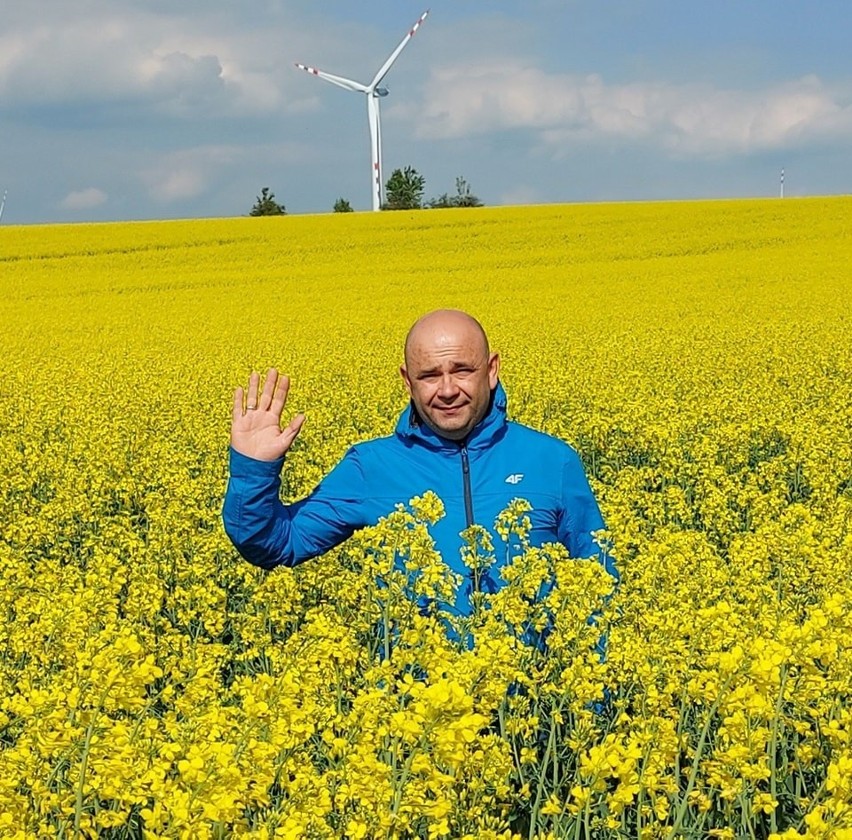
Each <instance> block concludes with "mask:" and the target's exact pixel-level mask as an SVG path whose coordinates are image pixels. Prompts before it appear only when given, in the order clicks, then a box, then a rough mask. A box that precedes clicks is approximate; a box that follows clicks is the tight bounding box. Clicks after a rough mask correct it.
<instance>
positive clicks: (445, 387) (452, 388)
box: [438, 374, 459, 399]
mask: <svg viewBox="0 0 852 840" xmlns="http://www.w3.org/2000/svg"><path fill="white" fill-rule="evenodd" d="M458 390H459V389H458V385H457V384H456V380H455V379H454V378H453V377H452V376H450V375H449V374H448V375H446V376H442V377H441V384H440V386H439V387H438V396H440V397H442V398H443V399H452V398H453V397H454V396H455V395H456V394H457V393H458Z"/></svg>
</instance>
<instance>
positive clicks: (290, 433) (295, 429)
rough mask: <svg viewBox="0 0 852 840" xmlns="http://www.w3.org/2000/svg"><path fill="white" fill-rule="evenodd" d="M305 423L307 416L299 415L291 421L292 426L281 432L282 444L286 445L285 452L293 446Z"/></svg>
mask: <svg viewBox="0 0 852 840" xmlns="http://www.w3.org/2000/svg"><path fill="white" fill-rule="evenodd" d="M304 422H305V415H304V414H297V415H296V416H295V417H294V418H293V419H292V420H291V421H290V424H289V425H288V426H287V427H286V428H284V429H282V430H281V437H282V443H283V444H284V451H285V452H286V451H287V450H288V449H289V448H290V447H291V446H292V445H293V441H294V440H295V439H296V437H297V435H298V434H299V432H300V431H301V429H302V425H303V424H304Z"/></svg>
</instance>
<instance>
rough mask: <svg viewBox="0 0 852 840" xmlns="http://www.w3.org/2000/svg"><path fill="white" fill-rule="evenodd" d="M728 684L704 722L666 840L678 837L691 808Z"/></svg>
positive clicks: (724, 686) (726, 682) (714, 702)
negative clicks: (705, 747) (700, 769)
mask: <svg viewBox="0 0 852 840" xmlns="http://www.w3.org/2000/svg"><path fill="white" fill-rule="evenodd" d="M728 682H730V679H728V680H726V681H725V683H724V685H723V686H722V689H721V690H720V691H719V696H718V697H717V698H716V699H715V700H714V701H713V705H712V706H711V707H710V709H709V710H708V712H707V720H706V721H705V722H704V726H703V727H702V729H701V737H700V738H699V739H698V744H697V745H696V747H695V757H694V758H693V759H692V767H691V769H690V771H689V781H688V782H687V785H686V791H685V792H684V794H683V798H682V799H681V803H680V806H679V807H678V809H677V817H676V818H675V823H674V825H673V826H672V828H671V831H669V833H668V834H667V835H666V840H673V838H674V837H677V834H678V832H679V831H680V826H681V823H682V822H683V818H684V817H685V816H686V809H687V808H688V807H689V794H690V793H692V789H693V787H695V779H696V777H697V776H698V765H699V763H700V762H701V754H702V753H703V752H704V742H705V741H706V740H707V736H708V735H709V734H710V725H711V724H712V723H713V717H714V716H715V714H716V710H717V709H718V708H719V702H720V700H721V699H722V695H723V694H724V692H725V689H726V688H727V687H728Z"/></svg>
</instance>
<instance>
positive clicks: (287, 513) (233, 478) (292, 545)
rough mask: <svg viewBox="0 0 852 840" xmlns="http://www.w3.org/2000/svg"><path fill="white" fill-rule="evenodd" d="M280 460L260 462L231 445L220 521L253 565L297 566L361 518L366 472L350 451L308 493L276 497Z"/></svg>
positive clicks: (359, 525) (361, 521)
mask: <svg viewBox="0 0 852 840" xmlns="http://www.w3.org/2000/svg"><path fill="white" fill-rule="evenodd" d="M283 464H284V459H283V458H279V459H278V460H277V461H258V460H256V459H254V458H248V457H246V456H245V455H242V454H240V453H239V452H237V451H236V450H235V449H234V448H233V447H231V448H230V472H231V475H230V479H229V481H228V489H227V491H226V492H225V502H224V505H223V508H222V521H223V523H224V526H225V532H226V533H227V535H228V536H229V537H230V539H231V542H233V544H234V546H235V547H236V549H237V551H239V553H240V554H241V555H242V556H243V557H244V558H245V559H246V560H248V561H249V563H253V564H254V565H255V566H260V567H261V568H264V569H272V568H274V567H275V566H279V565H284V566H295V565H297V564H298V563H301V562H302V561H303V560H308V559H309V558H311V557H316V556H318V555H320V554H323V553H324V552H326V551H328V550H329V549H330V548H333V547H334V546H336V545H338V544H339V543H341V542H343V541H344V540H346V539H348V538H349V537H350V536H351V535H352V533H353V532H354V531H356V530H357V529H358V528H362V527H364V526H365V525H367V524H369V523H368V522H366V521H364V499H365V498H366V493H365V492H364V476H363V473H362V470H361V465H360V462H359V460H358V453H357V451H356V450H355V449H354V448H352V449H350V450H349V451H348V452H347V453H346V455H345V456H344V457H343V459H342V460H341V461H340V463H338V465H337V466H336V467H335V468H334V469H333V470H332V471H331V472H330V473H329V474H328V475H327V476H326V477H325V478H324V479H323V480H322V481H321V482H320V484H319V485H318V486H317V488H316V489H315V490H314V491H313V493H311V494H310V496H308V497H306V498H304V499H302V500H300V501H298V502H295V503H293V504H290V505H285V504H283V503H282V502H281V500H280V498H279V495H278V494H279V490H280V488H281V478H280V473H281V468H282V466H283Z"/></svg>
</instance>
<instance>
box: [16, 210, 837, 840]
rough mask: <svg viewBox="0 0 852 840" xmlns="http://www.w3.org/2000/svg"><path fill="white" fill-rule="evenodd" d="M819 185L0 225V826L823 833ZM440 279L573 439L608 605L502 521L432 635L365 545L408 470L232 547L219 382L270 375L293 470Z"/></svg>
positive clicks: (293, 490)
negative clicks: (655, 198) (241, 548)
mask: <svg viewBox="0 0 852 840" xmlns="http://www.w3.org/2000/svg"><path fill="white" fill-rule="evenodd" d="M850 219H852V199H849V198H831V199H807V200H784V201H779V200H774V201H739V202H695V203H661V204H620V205H590V206H564V207H535V208H532V207H531V208H484V209H479V210H455V211H453V210H449V211H439V210H431V211H419V212H413V213H383V214H376V215H372V214H348V215H347V214H341V215H328V216H316V217H309V216H303V217H280V218H269V219H264V218H260V219H247V218H246V219H230V220H209V221H192V222H159V223H134V224H120V225H79V226H56V227H32V228H21V227H18V228H15V227H4V228H0V321H2V325H3V329H2V337H0V616H2V623H0V837H14V838H36V837H38V838H62V837H107V838H137V837H138V838H142V837H144V838H151V840H154V838H186V840H190V838H192V839H193V840H194V838H226V837H237V836H238V837H252V838H258V840H260V838H263V840H266V839H267V838H293V839H294V840H295V838H338V837H339V838H352V839H353V840H355V838H399V840H402V838H421V837H422V838H442V837H448V838H466V840H474V839H475V838H486V839H487V838H506V839H507V840H508V838H533V837H535V838H539V840H545V838H548V840H549V839H550V838H554V840H555V838H575V839H578V838H584V840H592V838H595V839H596V840H597V838H628V837H629V838H640V837H641V838H674V837H683V836H686V837H692V838H704V837H713V838H767V837H769V836H770V835H774V836H776V837H778V836H781V837H784V838H794V837H796V838H798V837H804V836H807V837H810V838H852V612H850V608H849V605H850V603H852V431H850V430H852V279H850V278H852V225H850V224H849V220H850ZM446 306H450V307H459V308H463V309H465V310H467V311H469V312H471V313H472V314H473V315H475V316H476V317H477V318H479V319H480V320H481V322H482V323H483V325H484V326H485V328H486V330H487V331H488V333H489V337H490V338H491V342H492V345H493V347H494V349H497V350H499V351H500V352H501V356H502V360H503V368H502V373H501V379H502V381H503V383H504V385H505V387H506V390H507V393H508V396H509V414H510V416H511V417H512V418H513V419H516V420H519V421H521V422H525V423H528V424H529V425H532V426H534V427H536V428H540V429H543V430H545V431H547V432H550V433H552V434H555V435H557V436H560V437H561V438H563V439H564V440H566V441H568V442H569V443H571V444H572V445H574V446H575V447H576V448H577V450H578V451H579V452H580V454H581V456H582V458H583V460H584V463H585V465H586V469H587V472H588V474H589V477H590V480H591V482H592V485H593V487H594V489H595V491H596V493H597V496H598V499H599V501H600V504H601V508H602V510H603V513H604V516H605V518H606V520H607V525H608V528H609V534H608V539H609V541H610V542H611V544H612V553H613V555H614V556H615V557H616V558H617V562H618V565H619V568H620V570H621V574H622V582H621V585H620V588H619V590H618V592H617V593H616V594H615V596H614V597H613V598H612V599H607V598H606V597H605V596H606V593H607V591H608V585H607V582H606V580H605V579H604V578H603V573H602V572H601V570H600V567H599V566H598V565H597V564H596V563H595V562H594V561H588V560H582V559H567V558H565V557H564V556H562V555H561V554H560V553H559V552H558V551H556V550H555V549H554V550H553V551H544V552H528V553H527V554H521V555H520V556H518V557H515V558H514V559H512V562H511V563H510V564H509V565H508V566H507V569H508V571H507V573H506V577H507V578H510V579H511V582H509V583H507V585H506V587H505V588H504V589H503V590H502V592H501V594H500V596H499V597H498V596H492V598H493V599H494V600H492V601H491V602H488V603H486V604H485V605H484V606H483V607H482V609H481V610H480V612H479V613H477V615H476V616H474V619H473V620H472V622H471V623H470V625H469V626H467V627H464V628H461V630H462V631H463V632H462V633H461V634H460V633H459V632H456V631H458V630H459V628H456V631H454V632H451V633H449V635H448V633H447V625H446V622H444V621H442V620H441V619H440V617H437V618H436V617H428V616H422V615H420V613H419V612H418V611H417V610H415V609H412V608H411V604H410V602H409V601H408V600H407V598H406V597H405V593H406V581H405V580H404V579H403V578H404V574H403V573H402V572H400V571H398V569H397V567H395V566H394V563H393V559H394V558H393V556H392V555H393V551H392V550H391V549H389V548H388V546H393V545H397V546H398V547H400V548H401V549H404V547H405V545H407V544H415V543H416V545H417V546H418V552H419V555H418V556H421V557H422V556H424V551H425V552H426V555H427V556H428V543H427V545H426V548H425V549H424V545H423V543H424V539H426V536H427V534H428V526H429V521H430V519H431V518H432V517H433V516H434V515H436V508H437V507H438V505H437V503H436V502H435V500H432V499H429V498H426V499H419V500H413V501H412V500H409V499H400V500H399V502H400V503H402V505H403V507H401V508H400V509H399V510H396V511H388V514H393V515H391V516H389V517H388V518H387V519H386V520H383V521H382V522H380V523H378V524H377V525H376V527H375V528H368V529H366V530H365V531H363V532H361V533H359V534H357V535H356V536H355V537H354V538H353V539H352V540H350V541H349V542H347V543H345V544H344V545H343V546H341V547H340V548H339V549H337V550H335V551H333V552H331V553H330V554H328V555H326V556H324V557H322V558H319V559H317V560H314V561H311V562H309V563H306V564H304V565H303V566H301V567H299V568H297V569H294V570H289V569H280V570H276V571H274V572H271V573H264V572H262V571H260V570H257V569H255V568H254V567H252V566H250V565H249V564H247V563H245V562H244V561H243V560H241V559H240V558H239V556H238V555H236V553H235V551H234V549H233V547H232V546H231V544H230V543H229V541H228V539H227V537H226V535H225V534H224V531H223V529H222V524H221V518H220V512H221V506H222V499H223V495H224V490H225V486H226V482H227V464H228V457H227V456H228V429H229V423H230V409H231V400H232V396H231V395H232V393H233V389H234V388H235V387H236V386H237V385H240V384H243V383H244V382H245V381H246V379H247V376H248V373H249V372H250V371H251V370H252V369H256V370H261V371H262V370H265V369H266V368H267V367H270V366H276V367H278V368H279V369H280V370H282V371H285V372H287V373H289V374H290V376H291V377H292V382H293V386H292V391H291V398H290V402H289V405H288V411H289V410H292V411H293V412H295V411H304V413H305V414H306V416H307V421H306V424H305V427H304V429H303V431H302V434H301V435H300V437H299V440H298V441H297V444H296V446H295V447H294V450H293V451H292V452H291V453H290V455H288V459H287V464H286V467H285V470H284V475H283V488H282V493H283V495H284V496H285V497H286V498H287V499H295V498H299V497H301V496H303V495H304V494H306V493H307V492H309V491H310V490H311V489H312V488H313V487H314V486H315V484H316V483H317V482H318V481H319V479H320V478H321V477H322V476H323V475H324V474H325V473H326V472H327V471H328V470H329V469H330V468H331V467H332V466H333V465H334V464H335V463H336V461H337V460H338V459H339V458H340V457H341V456H342V455H343V453H344V452H345V451H346V449H347V448H348V447H349V446H350V445H351V444H352V443H354V442H357V441H359V440H363V439H365V438H369V437H373V436H375V435H379V434H382V435H384V434H388V433H390V431H391V430H392V428H393V426H394V423H395V421H396V418H397V416H398V414H399V412H400V411H401V410H402V409H403V408H404V406H405V398H404V391H403V387H402V383H401V381H400V378H399V373H398V366H399V363H400V362H401V348H402V343H403V339H404V336H405V333H406V331H407V329H408V327H409V325H410V324H411V323H412V321H413V320H414V319H415V318H416V317H418V316H419V315H420V314H422V313H424V312H426V311H428V310H430V309H433V308H437V307H446ZM486 524H489V525H490V524H492V523H486ZM498 548H499V547H498ZM413 553H414V552H412V554H413ZM428 560H429V562H430V563H432V564H433V566H434V565H435V564H436V563H437V562H438V558H436V557H434V556H431V557H428ZM412 574H413V572H412ZM550 576H555V578H556V580H557V582H558V585H557V586H556V588H555V589H554V590H553V592H552V594H551V595H550V596H548V598H549V600H548V602H547V604H541V603H538V604H536V603H530V602H529V600H528V599H526V598H524V593H525V592H529V591H535V590H536V588H537V587H538V583H539V582H540V580H541V579H542V578H543V577H550ZM543 610H547V611H549V613H550V614H552V615H554V616H555V619H554V626H555V629H554V632H553V634H552V636H551V640H550V642H549V644H548V646H547V647H546V649H543V650H542V649H540V648H538V647H535V646H530V645H527V644H526V643H525V639H527V634H526V630H527V629H528V627H529V626H530V625H534V624H536V623H540V621H541V619H542V611H543ZM597 611H601V616H600V620H599V623H598V625H597V626H595V625H591V624H589V623H588V621H587V618H588V617H589V616H590V615H592V614H593V613H595V612H597ZM380 619H383V620H380ZM388 620H390V622H391V626H393V627H394V628H395V634H394V638H393V640H392V644H388V643H387V639H385V638H383V632H386V631H383V628H387V627H388V626H389V624H388ZM602 627H603V629H606V630H607V635H608V653H607V657H606V659H605V661H601V660H600V657H599V656H598V655H597V654H596V653H595V644H596V641H597V639H598V636H599V633H600V632H601V629H602ZM460 636H464V638H460Z"/></svg>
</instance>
